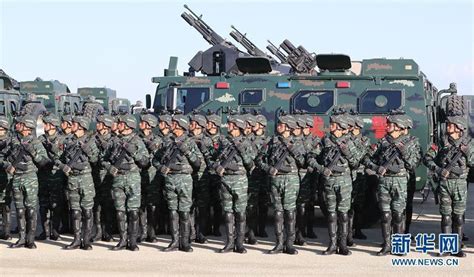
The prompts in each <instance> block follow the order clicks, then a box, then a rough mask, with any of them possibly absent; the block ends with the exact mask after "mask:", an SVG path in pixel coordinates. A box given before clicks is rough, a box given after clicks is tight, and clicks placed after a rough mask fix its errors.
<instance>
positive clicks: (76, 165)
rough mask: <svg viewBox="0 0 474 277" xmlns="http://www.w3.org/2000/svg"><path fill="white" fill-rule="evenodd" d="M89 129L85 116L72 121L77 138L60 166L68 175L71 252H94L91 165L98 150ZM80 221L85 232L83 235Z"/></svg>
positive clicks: (69, 246) (68, 147)
mask: <svg viewBox="0 0 474 277" xmlns="http://www.w3.org/2000/svg"><path fill="white" fill-rule="evenodd" d="M89 127H90V121H89V119H88V118H86V117H83V116H76V117H74V118H73V119H72V133H73V134H74V139H73V140H72V141H71V142H70V143H68V144H67V145H66V148H65V150H64V152H63V155H62V158H61V161H58V163H57V165H58V167H59V168H61V170H62V171H63V172H64V174H66V176H67V189H66V196H67V199H68V201H69V210H70V211H71V219H72V231H73V235H74V239H73V241H72V243H71V244H69V245H67V246H66V247H65V249H69V250H73V249H78V248H79V247H81V248H82V249H84V250H92V245H91V238H92V237H91V234H92V224H93V218H92V208H93V207H94V197H95V189H94V182H93V179H92V173H91V172H92V169H91V163H96V162H97V161H98V155H99V150H98V149H97V146H96V144H95V140H94V138H93V137H91V136H90V135H89V134H88V133H87V131H88V130H89ZM81 220H82V226H83V230H84V231H83V232H81ZM81 233H82V234H81ZM81 235H82V242H81Z"/></svg>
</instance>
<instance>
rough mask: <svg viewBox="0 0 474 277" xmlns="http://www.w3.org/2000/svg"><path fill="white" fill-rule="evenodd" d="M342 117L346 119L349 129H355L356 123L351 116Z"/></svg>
mask: <svg viewBox="0 0 474 277" xmlns="http://www.w3.org/2000/svg"><path fill="white" fill-rule="evenodd" d="M344 116H345V117H346V120H347V124H348V125H349V127H356V122H355V118H354V116H353V115H351V114H348V113H346V114H345V115H344Z"/></svg>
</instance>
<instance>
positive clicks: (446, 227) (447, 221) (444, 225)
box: [438, 215, 453, 257]
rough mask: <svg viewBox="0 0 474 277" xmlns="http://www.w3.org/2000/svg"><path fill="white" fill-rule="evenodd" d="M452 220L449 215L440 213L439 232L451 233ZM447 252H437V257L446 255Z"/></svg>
mask: <svg viewBox="0 0 474 277" xmlns="http://www.w3.org/2000/svg"><path fill="white" fill-rule="evenodd" d="M452 224H453V221H452V219H451V216H450V215H441V233H443V234H451V233H452ZM448 255H449V253H438V256H439V257H445V256H448Z"/></svg>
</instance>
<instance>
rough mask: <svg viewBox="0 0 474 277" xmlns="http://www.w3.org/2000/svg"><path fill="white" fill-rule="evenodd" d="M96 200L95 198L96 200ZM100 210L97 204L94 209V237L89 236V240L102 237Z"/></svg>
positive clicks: (96, 239) (97, 239)
mask: <svg viewBox="0 0 474 277" xmlns="http://www.w3.org/2000/svg"><path fill="white" fill-rule="evenodd" d="M96 201H97V200H96ZM101 212H102V206H100V205H97V206H96V207H95V209H94V226H95V234H94V237H93V238H91V241H93V242H94V241H99V240H101V239H102V222H101V218H100V214H101Z"/></svg>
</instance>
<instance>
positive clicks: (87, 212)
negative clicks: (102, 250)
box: [81, 209, 94, 250]
mask: <svg viewBox="0 0 474 277" xmlns="http://www.w3.org/2000/svg"><path fill="white" fill-rule="evenodd" d="M92 217H93V216H92V210H91V209H83V210H82V229H83V232H82V245H81V248H82V249H83V250H92V239H91V237H92V226H93V220H94V219H93V218H92Z"/></svg>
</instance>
